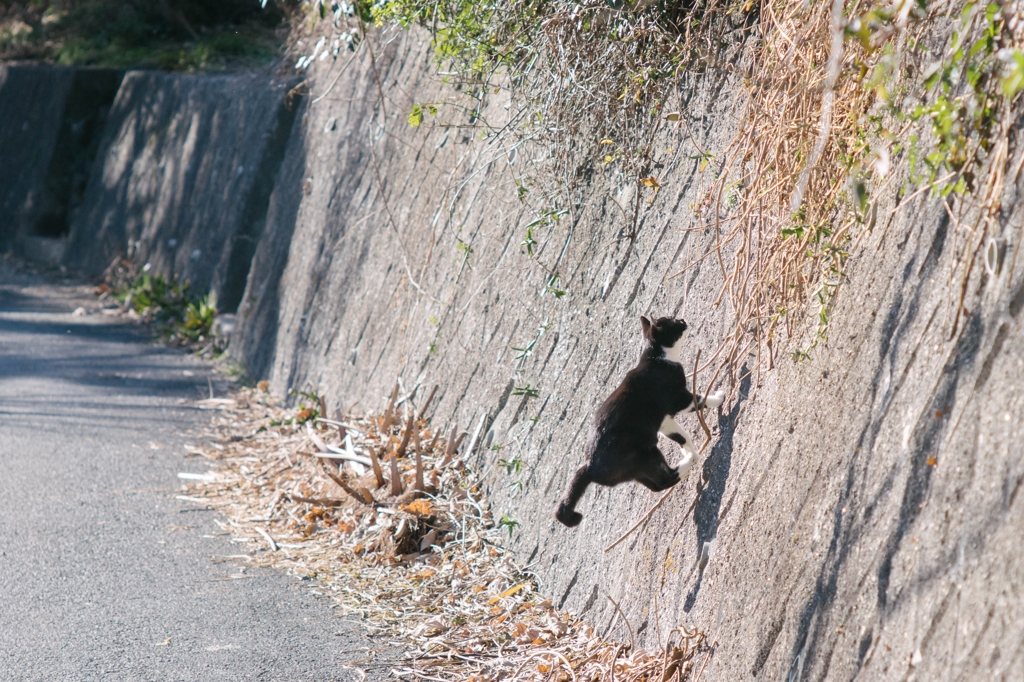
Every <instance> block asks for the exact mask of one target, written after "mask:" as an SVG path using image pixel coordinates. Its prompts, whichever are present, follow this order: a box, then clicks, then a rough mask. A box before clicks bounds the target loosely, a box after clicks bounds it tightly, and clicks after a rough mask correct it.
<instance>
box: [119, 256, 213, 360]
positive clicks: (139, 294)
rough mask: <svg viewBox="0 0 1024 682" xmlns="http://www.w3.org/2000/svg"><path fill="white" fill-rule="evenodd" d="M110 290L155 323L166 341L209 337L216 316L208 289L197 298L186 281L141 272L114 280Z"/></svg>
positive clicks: (186, 341) (199, 340)
mask: <svg viewBox="0 0 1024 682" xmlns="http://www.w3.org/2000/svg"><path fill="white" fill-rule="evenodd" d="M112 293H113V295H114V297H115V298H116V299H117V300H118V301H121V303H122V304H124V306H125V307H127V308H130V309H131V310H133V311H135V312H136V313H138V314H139V316H140V317H142V319H144V320H146V321H150V322H154V323H156V324H157V325H158V326H159V327H160V328H161V330H162V332H163V334H164V336H165V337H166V338H167V339H168V340H170V341H174V342H180V343H202V342H205V341H207V340H209V339H210V332H211V329H212V328H213V322H214V320H215V319H216V317H217V297H216V295H215V294H214V293H212V292H211V293H210V294H208V295H207V296H204V297H202V298H197V297H195V296H193V295H192V293H191V292H190V290H189V283H188V282H187V281H185V282H182V281H179V280H178V279H177V278H174V277H171V278H170V279H168V278H166V277H164V276H163V275H152V274H150V273H148V272H143V273H142V274H141V275H137V276H132V275H129V276H128V277H127V278H126V279H124V280H123V281H121V282H116V283H114V284H113V286H112ZM214 350H215V351H220V350H223V349H221V348H217V349H214Z"/></svg>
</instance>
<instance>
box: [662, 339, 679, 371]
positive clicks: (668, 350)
mask: <svg viewBox="0 0 1024 682" xmlns="http://www.w3.org/2000/svg"><path fill="white" fill-rule="evenodd" d="M661 349H662V350H663V351H664V352H665V359H666V360H668V361H669V362H675V363H677V364H682V362H681V361H680V360H679V356H680V355H681V354H682V352H683V337H682V336H680V337H679V340H678V341H676V342H675V344H674V345H672V346H662V347H661Z"/></svg>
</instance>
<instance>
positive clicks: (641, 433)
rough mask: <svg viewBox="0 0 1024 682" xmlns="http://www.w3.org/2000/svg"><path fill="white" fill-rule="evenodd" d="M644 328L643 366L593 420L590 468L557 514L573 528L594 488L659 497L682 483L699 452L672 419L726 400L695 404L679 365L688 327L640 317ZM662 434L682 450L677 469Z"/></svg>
mask: <svg viewBox="0 0 1024 682" xmlns="http://www.w3.org/2000/svg"><path fill="white" fill-rule="evenodd" d="M640 325H641V326H642V327H643V333H644V342H645V343H644V350H643V353H642V354H641V355H640V362H639V363H637V366H636V367H634V368H633V369H631V370H629V372H628V373H627V374H626V378H625V379H623V380H622V383H621V384H620V385H619V387H618V388H617V389H615V392H614V393H612V394H611V395H610V396H608V399H607V400H605V401H604V404H603V405H601V409H599V410H598V411H597V414H596V415H594V423H593V426H592V427H591V430H590V437H589V439H588V442H587V451H586V463H585V464H584V465H583V466H581V467H580V468H579V469H577V470H576V473H575V474H574V475H573V477H572V481H571V482H570V483H569V490H568V491H567V492H566V493H565V497H563V498H562V501H561V502H560V503H559V505H558V509H556V510H555V518H557V519H558V520H559V521H561V522H562V523H563V524H565V525H566V526H569V527H570V528H572V527H573V526H576V525H578V524H579V522H580V521H582V520H583V515H582V514H580V513H579V512H577V511H576V503H577V502H579V500H580V498H581V497H582V496H583V493H584V491H586V489H587V486H588V485H590V484H591V483H599V484H601V485H608V486H612V485H618V484H620V483H625V482H626V481H637V482H639V483H642V484H644V485H645V486H647V487H648V488H650V489H651V490H653V491H655V492H657V491H660V490H665V489H667V488H671V487H672V486H674V485H675V484H676V483H678V482H679V481H680V479H681V478H682V477H683V476H685V475H686V474H687V472H689V470H690V466H691V465H692V464H693V457H694V452H693V445H692V444H691V442H690V439H689V438H688V437H687V436H686V434H685V433H683V431H682V430H681V429H680V428H679V425H678V424H676V422H675V420H674V419H673V418H672V416H673V415H674V414H677V413H678V412H682V411H684V410H685V411H687V412H691V411H693V409H694V408H695V407H697V408H704V407H718V406H719V405H721V404H722V401H723V400H724V398H725V396H724V394H723V393H721V392H718V393H715V394H713V395H711V396H708V397H707V399H706V400H700V399H698V400H696V401H695V400H694V397H693V394H692V393H690V392H689V391H687V390H686V373H685V372H684V371H683V366H682V365H681V364H680V362H679V353H680V350H681V349H682V345H683V342H682V336H683V332H684V331H686V323H685V322H683V321H682V320H675V319H672V318H670V317H661V318H658V319H657V320H655V321H654V322H651V321H650V320H649V319H647V318H646V317H643V316H641V318H640ZM658 431H661V432H662V433H663V434H665V435H666V436H668V437H669V438H671V439H672V440H673V441H675V442H676V443H678V444H679V445H680V446H681V447H682V449H683V459H682V461H681V462H680V464H679V466H677V467H676V468H672V467H670V466H669V465H668V462H666V461H665V456H664V455H662V454H661V450H659V449H658Z"/></svg>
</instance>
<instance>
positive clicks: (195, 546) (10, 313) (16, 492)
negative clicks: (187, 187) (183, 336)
mask: <svg viewBox="0 0 1024 682" xmlns="http://www.w3.org/2000/svg"><path fill="white" fill-rule="evenodd" d="M82 304H84V305H86V306H90V307H92V308H95V307H96V306H97V304H96V303H95V301H94V300H92V299H91V297H90V296H89V294H88V289H87V288H85V287H82V286H77V287H76V286H70V285H63V286H62V285H51V284H45V283H41V282H40V280H39V279H38V278H37V277H35V276H33V275H31V274H26V273H24V272H20V273H19V272H15V271H14V270H13V268H12V266H11V264H10V263H4V262H2V261H0V680H47V681H49V680H359V679H362V674H361V673H360V672H358V671H357V670H355V669H354V668H353V666H357V667H359V668H361V669H362V670H363V671H364V672H365V674H366V675H367V676H368V677H369V678H370V679H381V678H383V677H384V676H385V674H386V673H387V672H388V668H387V665H386V660H385V661H384V662H382V661H381V657H382V656H384V657H386V653H384V654H382V653H381V652H382V649H381V648H380V647H381V646H382V645H381V644H380V643H379V642H377V641H374V640H370V639H368V638H367V637H366V636H365V635H364V634H363V630H362V629H361V628H360V627H359V626H358V625H357V624H352V623H350V622H348V621H344V620H341V619H339V618H338V617H337V616H336V615H335V613H334V612H333V611H332V610H331V608H330V604H329V602H328V601H327V600H326V598H323V597H320V596H318V595H316V594H315V593H314V592H313V591H312V590H310V589H308V587H306V586H304V585H302V584H301V582H299V581H297V580H296V579H294V578H291V577H288V576H285V575H283V574H280V573H276V572H271V571H259V570H254V569H246V568H244V567H243V566H241V565H240V564H238V563H237V562H233V561H217V560H216V558H217V557H224V556H228V555H232V554H239V553H240V552H239V550H238V547H237V545H232V544H230V542H229V538H228V537H226V534H225V533H223V532H222V531H221V530H220V528H219V527H218V526H217V525H216V524H215V522H214V519H215V518H216V513H215V512H208V511H200V512H195V511H192V512H183V511H182V509H183V508H187V507H195V506H196V505H192V504H187V503H182V502H181V501H178V500H175V499H174V494H175V492H176V491H177V490H178V488H179V483H180V481H179V480H178V478H177V474H178V472H180V471H196V472H201V471H203V470H204V468H205V467H203V465H202V463H201V462H198V461H196V460H193V459H186V458H185V457H184V456H183V453H184V450H183V445H184V444H185V443H189V442H193V443H195V442H197V441H198V438H199V435H198V434H199V432H201V431H202V430H203V427H204V425H205V424H207V423H208V421H209V414H208V413H205V412H202V411H200V410H198V409H196V408H195V407H194V404H195V402H196V399H198V398H201V397H205V396H208V392H209V388H208V383H207V376H208V374H209V372H210V368H209V366H208V365H206V364H204V363H203V362H202V361H199V360H197V359H195V358H192V357H190V356H187V355H184V354H182V353H179V352H175V351H173V350H170V349H167V348H164V347H161V346H160V345H158V344H154V343H152V342H150V341H149V339H148V337H147V336H146V335H145V333H144V331H143V330H141V329H140V328H139V327H137V326H135V325H132V324H126V323H123V322H119V321H116V320H114V319H113V318H111V317H108V316H105V315H100V314H90V315H86V316H73V315H72V314H71V312H72V311H73V310H74V309H75V308H76V307H78V306H79V305H82ZM220 386H221V393H220V395H223V385H222V384H221V385H220Z"/></svg>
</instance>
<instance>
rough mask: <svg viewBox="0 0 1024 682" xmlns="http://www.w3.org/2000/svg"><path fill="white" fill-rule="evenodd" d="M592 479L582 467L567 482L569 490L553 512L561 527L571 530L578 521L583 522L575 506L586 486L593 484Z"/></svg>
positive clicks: (584, 467)
mask: <svg viewBox="0 0 1024 682" xmlns="http://www.w3.org/2000/svg"><path fill="white" fill-rule="evenodd" d="M593 480H594V479H593V478H592V477H591V475H590V472H589V471H588V469H587V467H586V466H582V467H580V468H579V469H577V470H576V473H575V474H573V476H572V480H571V481H570V482H569V489H568V490H567V491H566V492H565V497H563V498H562V501H561V502H559V503H558V508H557V509H556V510H555V518H556V519H558V520H559V521H560V522H561V523H562V524H563V525H565V526H568V527H569V528H573V527H574V526H578V525H579V524H580V521H582V520H583V514H580V513H579V512H578V511H576V504H577V503H578V502H579V501H580V498H581V497H583V493H584V492H586V490H587V486H589V485H590V484H591V482H593Z"/></svg>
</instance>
